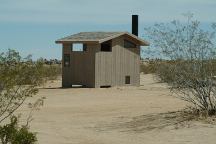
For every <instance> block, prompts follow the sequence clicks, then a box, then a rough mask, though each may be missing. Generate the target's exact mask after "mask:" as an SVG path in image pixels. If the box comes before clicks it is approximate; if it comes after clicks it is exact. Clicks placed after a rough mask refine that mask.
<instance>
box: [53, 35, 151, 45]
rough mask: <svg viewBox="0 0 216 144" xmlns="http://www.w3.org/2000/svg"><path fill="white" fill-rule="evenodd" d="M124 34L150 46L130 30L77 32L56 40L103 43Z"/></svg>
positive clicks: (59, 41) (58, 41) (61, 41)
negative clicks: (129, 31)
mask: <svg viewBox="0 0 216 144" xmlns="http://www.w3.org/2000/svg"><path fill="white" fill-rule="evenodd" d="M122 35H128V36H129V37H131V38H133V39H136V40H137V41H139V43H140V45H143V46H148V45H149V43H148V42H147V41H145V40H143V39H140V38H139V37H137V36H135V35H133V34H130V33H128V32H81V33H77V34H74V35H71V36H68V37H65V38H62V39H59V40H57V41H56V43H66V42H98V43H103V42H105V41H109V40H111V39H114V38H117V37H119V36H122Z"/></svg>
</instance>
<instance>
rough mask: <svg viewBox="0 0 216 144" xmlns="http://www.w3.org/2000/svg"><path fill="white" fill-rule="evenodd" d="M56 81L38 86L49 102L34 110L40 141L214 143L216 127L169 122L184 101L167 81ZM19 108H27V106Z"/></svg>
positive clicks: (60, 143) (78, 143)
mask: <svg viewBox="0 0 216 144" xmlns="http://www.w3.org/2000/svg"><path fill="white" fill-rule="evenodd" d="M60 86H61V82H60V81H54V82H52V83H49V84H47V85H46V87H45V88H43V89H40V91H39V94H38V97H39V96H46V100H45V105H44V106H43V108H42V109H41V110H40V111H36V112H35V113H34V121H33V122H32V123H31V129H32V131H35V132H38V139H39V144H183V143H184V144H203V143H207V144H215V143H216V126H214V125H210V124H204V123H201V122H193V123H188V124H185V125H184V126H181V125H179V124H170V123H169V121H168V120H167V118H169V119H171V120H172V118H173V117H172V116H170V115H169V114H172V112H175V111H177V110H181V109H183V108H184V107H185V105H186V104H185V103H184V102H182V101H180V100H178V99H177V98H174V97H173V96H171V94H170V93H169V89H168V88H167V86H166V85H165V84H162V83H156V82H154V80H153V77H152V75H141V86H140V87H119V88H118V87H115V88H105V89H89V88H70V89H61V88H60ZM20 112H22V113H23V112H24V113H25V112H26V110H25V109H22V110H20Z"/></svg>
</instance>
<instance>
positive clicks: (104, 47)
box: [101, 41, 112, 52]
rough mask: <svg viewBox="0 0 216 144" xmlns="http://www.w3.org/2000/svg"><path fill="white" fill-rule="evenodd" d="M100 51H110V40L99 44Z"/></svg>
mask: <svg viewBox="0 0 216 144" xmlns="http://www.w3.org/2000/svg"><path fill="white" fill-rule="evenodd" d="M101 51H104V52H111V51H112V41H107V42H104V43H102V44H101Z"/></svg>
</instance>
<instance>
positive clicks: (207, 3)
mask: <svg viewBox="0 0 216 144" xmlns="http://www.w3.org/2000/svg"><path fill="white" fill-rule="evenodd" d="M187 12H192V13H194V14H195V19H197V20H199V21H201V23H202V24H203V25H208V24H210V23H212V22H216V15H215V13H216V0H0V52H4V51H6V50H7V49H9V48H10V49H15V50H17V51H19V52H20V54H21V55H22V56H23V57H24V56H27V55H28V54H32V55H33V58H34V59H37V58H40V57H43V58H47V59H55V58H57V59H61V52H62V49H61V45H59V44H55V40H57V39H59V38H62V37H65V36H68V35H72V34H75V33H78V32H84V31H128V32H131V15H132V14H138V15H139V36H140V37H141V38H145V37H146V35H145V32H144V28H146V27H149V26H152V25H154V23H160V22H170V21H172V20H174V19H178V20H183V18H184V17H183V16H182V14H183V13H187Z"/></svg>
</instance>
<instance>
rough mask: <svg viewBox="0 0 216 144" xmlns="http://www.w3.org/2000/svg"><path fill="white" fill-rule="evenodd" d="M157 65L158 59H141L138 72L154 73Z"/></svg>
mask: <svg viewBox="0 0 216 144" xmlns="http://www.w3.org/2000/svg"><path fill="white" fill-rule="evenodd" d="M157 66H158V61H156V60H150V61H142V62H141V64H140V72H143V73H144V74H152V73H156V70H157Z"/></svg>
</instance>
